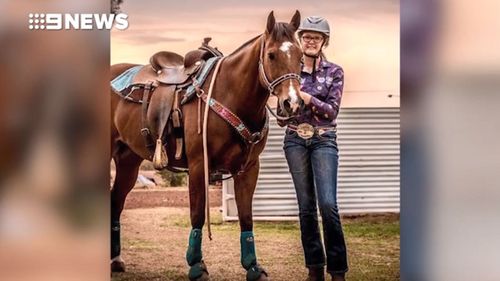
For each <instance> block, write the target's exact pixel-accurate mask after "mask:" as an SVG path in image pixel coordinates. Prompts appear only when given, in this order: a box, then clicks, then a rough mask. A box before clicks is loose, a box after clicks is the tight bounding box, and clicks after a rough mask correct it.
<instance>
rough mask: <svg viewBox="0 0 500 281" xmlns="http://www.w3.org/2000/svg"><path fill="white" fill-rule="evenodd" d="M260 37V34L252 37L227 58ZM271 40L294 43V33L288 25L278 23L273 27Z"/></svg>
mask: <svg viewBox="0 0 500 281" xmlns="http://www.w3.org/2000/svg"><path fill="white" fill-rule="evenodd" d="M261 36H262V34H259V35H257V36H255V37H253V38H252V39H250V40H248V41H247V42H245V43H244V44H243V45H241V46H240V47H239V48H238V49H236V50H235V51H234V52H232V53H231V54H230V55H229V56H232V55H234V54H237V53H238V52H239V51H241V50H242V49H244V48H245V47H247V46H248V45H250V44H252V43H253V42H255V40H257V39H258V38H260V37H261ZM271 38H272V39H273V40H275V41H285V40H289V41H294V40H295V31H294V30H293V29H291V25H290V24H288V23H284V22H278V23H277V24H276V25H275V26H274V29H273V32H272V33H271Z"/></svg>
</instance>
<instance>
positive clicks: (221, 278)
mask: <svg viewBox="0 0 500 281" xmlns="http://www.w3.org/2000/svg"><path fill="white" fill-rule="evenodd" d="M214 210H215V209H214ZM211 219H212V233H213V236H214V240H213V241H209V240H208V238H207V234H206V233H207V231H206V228H205V229H204V230H203V234H204V238H203V254H204V259H205V261H206V263H207V266H208V270H209V272H210V276H211V278H212V279H211V280H213V281H234V280H245V272H244V270H243V269H242V267H241V265H240V263H239V258H240V257H239V254H240V253H239V232H240V230H239V224H238V223H237V222H230V223H226V222H223V221H222V218H221V215H220V213H218V212H215V211H214V212H213V213H212V216H211ZM342 223H343V228H344V234H345V237H346V242H347V248H348V255H349V266H350V270H349V273H348V275H347V277H348V280H349V281H355V280H359V281H372V280H399V221H398V217H397V216H366V217H356V218H344V219H343V220H342ZM122 226H123V227H122V229H123V231H124V233H123V238H122V241H123V242H122V244H123V253H122V256H123V257H124V259H125V260H126V262H127V272H126V273H121V274H113V276H112V280H114V281H139V280H162V281H163V280H169V281H174V280H187V278H186V273H187V270H188V267H187V265H186V262H185V257H184V255H185V251H186V246H187V236H188V233H189V230H190V223H189V214H188V211H187V209H185V208H154V209H134V210H126V211H125V213H124V220H123V221H122ZM254 233H255V235H256V236H255V239H256V246H257V256H258V259H259V263H261V264H262V265H263V266H264V267H265V268H266V270H267V271H268V273H269V275H270V278H271V280H277V281H281V280H304V279H305V278H306V274H307V271H306V269H305V268H304V264H303V263H304V261H303V253H302V248H301V243H300V228H299V224H298V222H255V224H254Z"/></svg>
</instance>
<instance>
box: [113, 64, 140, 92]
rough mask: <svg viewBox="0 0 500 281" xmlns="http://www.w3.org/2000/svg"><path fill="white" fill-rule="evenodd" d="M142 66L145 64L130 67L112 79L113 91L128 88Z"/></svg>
mask: <svg viewBox="0 0 500 281" xmlns="http://www.w3.org/2000/svg"><path fill="white" fill-rule="evenodd" d="M142 67H143V65H137V66H134V67H132V68H129V69H127V70H126V71H125V72H123V73H122V74H120V75H119V76H118V77H116V78H115V79H113V80H112V81H111V87H112V88H113V91H115V92H116V93H121V92H122V91H123V90H125V89H127V88H128V87H129V86H130V84H132V80H133V79H134V77H135V75H136V74H137V72H139V70H141V68H142Z"/></svg>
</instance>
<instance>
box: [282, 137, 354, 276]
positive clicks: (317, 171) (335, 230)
mask: <svg viewBox="0 0 500 281" xmlns="http://www.w3.org/2000/svg"><path fill="white" fill-rule="evenodd" d="M283 149H284V150H285V156H286V160H287V162H288V167H289V168H290V173H291V174H292V179H293V183H294V185H295V191H296V193H297V201H298V204H299V218H300V230H301V239H302V247H303V248H304V256H305V262H306V266H307V267H308V268H312V267H322V266H324V265H325V251H324V249H323V244H322V243H321V236H320V233H319V226H318V209H317V206H319V211H320V214H321V217H322V219H323V237H324V244H325V249H326V261H327V262H326V265H327V271H328V272H329V273H343V272H346V271H347V270H348V265H347V251H346V245H345V240H344V233H343V231H342V225H341V223H340V216H339V210H338V207H337V172H338V159H339V158H338V148H337V135H336V133H335V132H333V131H329V132H326V133H324V134H323V135H322V136H318V135H314V136H313V137H312V138H310V139H308V140H304V139H302V138H300V137H299V136H298V135H297V133H296V132H294V131H291V130H287V131H286V136H285V141H284V147H283ZM316 202H317V205H316Z"/></svg>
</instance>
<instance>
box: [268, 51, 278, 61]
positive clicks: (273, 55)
mask: <svg viewBox="0 0 500 281" xmlns="http://www.w3.org/2000/svg"><path fill="white" fill-rule="evenodd" d="M267 56H268V57H269V59H270V60H274V59H275V58H276V55H275V54H274V53H268V54H267Z"/></svg>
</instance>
